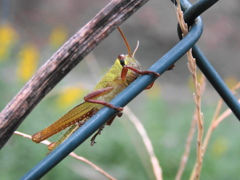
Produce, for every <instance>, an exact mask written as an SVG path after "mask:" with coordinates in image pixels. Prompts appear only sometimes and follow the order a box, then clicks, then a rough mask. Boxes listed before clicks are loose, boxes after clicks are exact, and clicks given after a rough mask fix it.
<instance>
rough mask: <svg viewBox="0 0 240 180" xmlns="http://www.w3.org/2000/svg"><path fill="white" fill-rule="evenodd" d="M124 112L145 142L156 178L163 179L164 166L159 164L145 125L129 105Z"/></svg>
mask: <svg viewBox="0 0 240 180" xmlns="http://www.w3.org/2000/svg"><path fill="white" fill-rule="evenodd" d="M124 113H125V114H126V115H127V117H128V118H129V120H130V121H131V122H132V123H133V124H134V126H135V127H136V129H137V131H138V133H139V134H140V136H141V138H142V140H143V143H144V145H145V147H146V149H147V152H148V154H149V156H150V161H151V163H152V168H153V172H154V175H155V177H156V179H157V180H162V168H161V167H160V165H159V161H158V159H157V157H156V155H155V153H154V149H153V146H152V143H151V140H150V139H149V137H148V135H147V132H146V130H145V128H144V126H143V125H142V123H141V121H140V120H139V119H138V118H137V116H135V114H134V113H133V112H132V111H131V110H130V109H129V108H128V107H127V106H126V107H125V108H124Z"/></svg>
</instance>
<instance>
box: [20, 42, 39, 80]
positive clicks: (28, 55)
mask: <svg viewBox="0 0 240 180" xmlns="http://www.w3.org/2000/svg"><path fill="white" fill-rule="evenodd" d="M39 56H40V55H39V51H38V49H37V48H36V47H35V46H34V45H33V44H30V43H28V44H25V45H23V47H22V49H21V50H20V52H19V65H18V68H17V75H18V78H19V79H20V80H21V81H27V80H28V79H30V78H31V76H32V75H33V74H34V73H35V71H36V69H37V64H38V61H39Z"/></svg>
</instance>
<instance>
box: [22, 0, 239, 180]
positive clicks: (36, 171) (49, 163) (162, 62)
mask: <svg viewBox="0 0 240 180" xmlns="http://www.w3.org/2000/svg"><path fill="white" fill-rule="evenodd" d="M215 2H217V0H200V1H198V2H197V3H196V4H195V5H194V6H192V7H193V9H192V7H190V4H189V3H188V2H187V1H186V0H182V1H181V5H182V8H183V9H185V10H187V11H186V15H185V18H186V19H187V21H188V22H189V23H191V22H194V23H193V24H192V25H191V29H190V31H189V33H188V34H187V35H186V37H184V38H183V39H182V40H181V41H180V42H179V43H178V44H176V45H175V46H174V47H173V48H172V49H171V50H170V51H169V52H168V53H166V54H165V55H164V56H163V57H162V58H161V59H159V60H158V61H157V62H156V63H155V64H153V65H152V66H151V67H150V68H149V70H151V71H156V72H158V73H160V74H163V73H164V72H165V71H166V70H168V68H169V67H170V66H171V65H172V64H174V63H175V62H176V61H177V60H179V58H180V57H181V56H183V55H184V54H185V53H186V52H187V51H188V50H189V49H190V48H192V47H193V51H194V52H195V53H194V55H195V56H196V58H197V59H198V60H197V63H198V66H199V67H200V69H201V70H202V71H203V72H204V74H205V75H206V76H207V77H208V79H209V81H210V82H213V86H214V87H216V88H217V89H221V90H220V92H219V94H221V91H223V92H224V94H225V95H226V94H227V95H226V97H225V96H224V97H225V99H228V98H229V92H228V90H226V88H225V87H223V86H224V85H223V84H224V83H223V82H221V80H219V78H218V77H217V76H216V73H215V70H214V69H213V68H212V67H211V66H210V65H209V63H208V61H207V60H206V58H205V57H204V56H203V54H201V53H199V52H200V50H198V48H197V47H196V46H195V45H194V44H195V43H196V42H197V41H198V39H199V38H200V36H201V34H202V22H201V19H200V18H199V17H198V18H197V19H195V18H196V17H197V16H199V15H200V14H201V13H202V12H204V11H205V10H206V9H207V8H209V7H210V6H212V5H213V4H214V3H215ZM193 17H194V18H193ZM193 20H194V21H193ZM209 72H210V73H209ZM211 72H213V74H211ZM209 76H210V77H209ZM211 76H213V77H214V78H211ZM212 79H213V80H212ZM216 79H217V80H216ZM154 80H155V77H154V76H152V75H144V76H141V77H139V78H138V79H137V80H135V81H134V82H133V83H132V84H131V85H130V86H128V87H127V88H126V89H125V90H124V91H123V92H121V93H120V94H119V95H118V96H117V97H116V98H114V99H113V100H112V101H111V103H112V104H113V105H115V106H121V107H124V106H125V105H126V104H127V103H129V102H130V101H131V100H132V99H134V98H135V97H136V96H137V95H138V94H139V93H141V92H142V91H143V90H144V89H145V88H146V87H147V86H148V85H149V84H151V83H152V82H153V81H154ZM215 84H217V85H215ZM219 84H221V85H220V86H219ZM230 97H231V98H230V99H231V100H228V101H227V102H229V101H230V102H231V101H234V103H233V104H232V105H231V107H232V106H233V109H234V108H235V112H238V113H240V110H239V104H236V102H235V100H232V99H234V98H232V96H230ZM227 104H228V105H229V104H231V103H227ZM115 113H116V111H115V110H113V109H111V108H107V107H105V108H103V109H102V110H100V111H99V112H98V113H97V114H96V115H95V116H93V117H92V118H91V119H90V120H89V121H87V122H86V123H85V124H84V125H83V126H82V127H81V128H79V129H78V130H77V131H76V132H75V133H74V134H73V135H72V136H71V137H69V138H68V139H67V140H66V141H65V142H63V143H62V144H61V145H60V146H59V147H58V148H56V150H54V151H53V152H51V153H50V154H49V155H48V156H46V157H45V158H44V159H43V160H42V161H41V162H40V163H38V164H37V165H36V166H35V167H33V168H32V169H31V170H30V171H29V172H28V173H26V174H25V175H24V176H23V177H22V178H21V179H24V180H25V179H28V180H30V179H39V178H41V177H42V176H43V175H45V174H46V173H47V172H48V171H49V170H51V169H52V168H53V167H54V166H56V165H57V164H58V163H59V162H60V161H61V160H62V159H64V158H65V157H66V156H67V155H68V154H69V153H70V152H72V151H73V150H74V149H75V148H77V147H78V146H79V145H80V144H81V143H83V142H84V141H85V140H86V139H87V138H88V137H89V136H91V135H92V134H93V133H94V132H95V131H96V130H97V129H99V127H101V126H102V125H103V124H105V123H106V122H107V120H108V119H110V118H111V117H112V116H113V115H115ZM235 114H237V113H235ZM238 117H239V116H238Z"/></svg>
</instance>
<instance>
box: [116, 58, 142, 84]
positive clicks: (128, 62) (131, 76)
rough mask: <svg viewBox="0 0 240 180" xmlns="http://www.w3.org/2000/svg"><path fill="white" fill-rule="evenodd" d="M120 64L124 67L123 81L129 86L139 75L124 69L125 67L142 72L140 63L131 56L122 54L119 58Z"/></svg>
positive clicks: (122, 72) (122, 71)
mask: <svg viewBox="0 0 240 180" xmlns="http://www.w3.org/2000/svg"><path fill="white" fill-rule="evenodd" d="M117 61H118V64H119V65H120V66H121V67H122V70H121V79H122V80H124V81H126V82H127V83H128V84H130V83H131V82H133V81H134V80H135V79H136V78H137V77H138V76H139V74H138V73H136V72H135V71H133V70H128V69H129V68H124V66H128V67H132V68H133V69H137V70H140V65H139V63H138V61H137V60H136V59H135V58H134V57H133V56H131V55H129V54H127V55H124V54H121V55H119V56H118V58H117Z"/></svg>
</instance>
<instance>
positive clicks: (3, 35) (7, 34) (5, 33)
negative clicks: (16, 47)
mask: <svg viewBox="0 0 240 180" xmlns="http://www.w3.org/2000/svg"><path fill="white" fill-rule="evenodd" d="M17 39H18V34H17V32H16V31H15V29H14V28H13V27H12V26H11V25H10V24H9V23H4V24H1V25H0V61H1V60H4V59H6V58H7V56H8V55H9V51H10V48H11V46H12V45H13V44H14V43H15V42H16V41H17Z"/></svg>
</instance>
